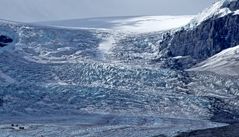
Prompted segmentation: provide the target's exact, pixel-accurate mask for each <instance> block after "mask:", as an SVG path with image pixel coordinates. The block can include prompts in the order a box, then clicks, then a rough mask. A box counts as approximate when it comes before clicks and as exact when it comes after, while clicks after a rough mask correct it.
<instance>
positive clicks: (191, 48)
mask: <svg viewBox="0 0 239 137" xmlns="http://www.w3.org/2000/svg"><path fill="white" fill-rule="evenodd" d="M167 39H168V40H165V41H163V42H162V43H161V44H162V45H161V46H163V47H167V46H166V45H168V47H167V49H168V51H169V55H170V56H173V57H174V56H191V57H192V58H194V59H196V60H198V61H201V60H203V59H206V58H208V57H210V56H212V55H214V54H216V53H218V52H220V51H222V50H224V49H226V48H229V47H233V46H236V45H238V44H239V16H238V15H232V14H230V15H227V16H225V17H223V18H216V17H215V18H211V19H209V20H206V21H205V22H203V23H202V24H200V25H199V26H197V27H196V28H195V29H192V30H185V29H182V30H181V31H178V32H176V33H175V34H174V35H173V36H171V39H169V38H167ZM165 44H166V45H165Z"/></svg>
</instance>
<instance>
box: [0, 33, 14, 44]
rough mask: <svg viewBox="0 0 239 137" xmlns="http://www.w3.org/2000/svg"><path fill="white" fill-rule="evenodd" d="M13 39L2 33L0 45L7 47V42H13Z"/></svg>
mask: <svg viewBox="0 0 239 137" xmlns="http://www.w3.org/2000/svg"><path fill="white" fill-rule="evenodd" d="M12 42H13V39H11V38H10V37H8V36H4V35H0V47H5V46H7V44H9V43H12Z"/></svg>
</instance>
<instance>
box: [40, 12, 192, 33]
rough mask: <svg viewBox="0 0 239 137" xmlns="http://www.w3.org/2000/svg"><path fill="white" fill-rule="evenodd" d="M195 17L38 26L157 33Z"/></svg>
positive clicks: (95, 21) (186, 22)
mask: <svg viewBox="0 0 239 137" xmlns="http://www.w3.org/2000/svg"><path fill="white" fill-rule="evenodd" d="M192 18H193V16H139V17H111V18H90V19H79V20H65V21H64V20H63V21H55V22H42V23H38V24H43V25H51V26H58V27H65V28H78V29H79V28H90V29H111V30H114V31H124V32H140V33H146V32H156V31H165V30H170V29H175V28H179V27H182V26H184V25H186V24H188V23H189V21H190V20H191V19H192Z"/></svg>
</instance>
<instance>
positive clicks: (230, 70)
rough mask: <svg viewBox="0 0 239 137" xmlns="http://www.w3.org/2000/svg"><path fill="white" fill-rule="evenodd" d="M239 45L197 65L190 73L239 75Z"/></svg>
mask: <svg viewBox="0 0 239 137" xmlns="http://www.w3.org/2000/svg"><path fill="white" fill-rule="evenodd" d="M238 70H239V45H238V46H236V47H233V48H228V49H226V50H223V51H222V52H220V53H218V54H216V55H214V56H212V57H211V58H209V59H207V60H205V61H203V62H201V63H199V64H197V65H196V66H194V67H192V68H191V69H189V71H211V72H215V73H217V74H222V75H232V76H236V75H239V71H238Z"/></svg>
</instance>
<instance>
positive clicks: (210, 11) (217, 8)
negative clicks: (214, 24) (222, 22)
mask: <svg viewBox="0 0 239 137" xmlns="http://www.w3.org/2000/svg"><path fill="white" fill-rule="evenodd" d="M232 1H235V0H220V1H218V2H216V3H215V4H213V5H212V6H211V7H209V8H207V9H205V10H204V11H202V12H201V13H200V14H198V15H197V16H196V17H195V18H193V19H192V21H191V22H190V23H189V25H190V27H194V26H197V25H199V24H200V23H202V22H203V21H205V20H207V19H209V18H211V17H213V16H218V17H223V16H226V15H228V14H230V13H234V14H236V13H237V12H238V11H231V10H230V9H229V8H227V7H223V6H225V5H226V4H228V3H230V2H232Z"/></svg>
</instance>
